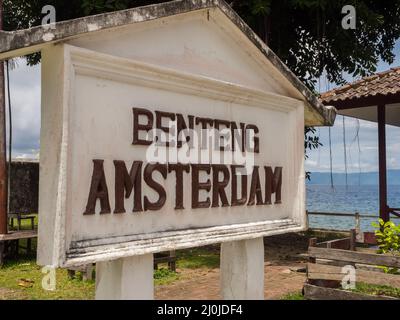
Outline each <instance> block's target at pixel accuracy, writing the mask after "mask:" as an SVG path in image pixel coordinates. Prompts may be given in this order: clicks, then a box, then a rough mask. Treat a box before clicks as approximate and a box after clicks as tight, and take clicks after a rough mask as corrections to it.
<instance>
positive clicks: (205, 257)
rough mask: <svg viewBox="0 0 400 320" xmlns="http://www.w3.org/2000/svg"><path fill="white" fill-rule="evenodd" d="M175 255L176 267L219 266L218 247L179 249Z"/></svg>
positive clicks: (210, 267) (212, 267)
mask: <svg viewBox="0 0 400 320" xmlns="http://www.w3.org/2000/svg"><path fill="white" fill-rule="evenodd" d="M176 256H177V258H178V260H177V267H178V268H182V269H184V268H186V269H199V268H209V269H215V268H218V267H219V248H218V247H216V246H208V247H201V248H193V249H186V250H179V251H177V252H176Z"/></svg>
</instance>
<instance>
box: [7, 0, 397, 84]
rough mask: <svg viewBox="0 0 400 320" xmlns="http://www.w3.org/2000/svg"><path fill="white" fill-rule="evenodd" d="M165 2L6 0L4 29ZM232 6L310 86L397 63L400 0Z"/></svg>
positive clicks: (293, 0) (279, 0) (263, 1)
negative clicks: (350, 18) (52, 13)
mask: <svg viewBox="0 0 400 320" xmlns="http://www.w3.org/2000/svg"><path fill="white" fill-rule="evenodd" d="M161 2H166V1H160V0H70V1H64V0H4V9H5V10H4V11H5V17H4V20H5V21H4V22H5V26H4V27H5V29H6V30H16V29H21V28H28V27H31V26H35V25H39V24H40V23H41V20H42V13H41V10H42V7H43V6H44V5H47V4H50V5H53V6H54V7H55V8H56V11H57V21H62V20H67V19H72V18H77V17H82V16H85V15H91V14H97V13H102V12H108V11H114V10H120V9H126V8H131V7H136V6H142V5H148V4H153V3H161ZM230 5H231V6H232V7H233V9H235V10H236V11H237V12H238V13H239V15H240V16H241V17H242V18H243V19H244V20H245V21H246V22H247V23H248V24H249V25H250V27H252V29H253V30H255V31H256V33H257V34H258V35H259V36H260V37H261V38H262V39H264V40H265V42H266V43H267V44H268V46H269V47H270V48H271V49H272V50H273V51H274V52H275V53H276V54H277V55H278V56H279V57H280V58H281V60H282V61H284V62H285V63H286V64H287V65H288V66H289V68H290V69H291V70H292V71H293V72H294V73H295V74H296V75H297V76H298V77H299V78H300V79H301V80H302V81H303V82H304V83H306V84H307V85H308V87H309V88H310V89H311V90H314V88H315V84H316V81H317V79H318V78H319V77H321V76H322V75H323V74H326V77H327V79H328V80H329V81H330V82H331V83H335V84H342V83H344V82H345V80H344V79H343V73H349V74H351V75H353V76H359V75H361V76H365V75H368V74H371V73H373V72H375V71H376V66H377V63H378V61H379V60H383V61H384V62H387V63H392V62H393V60H394V55H393V52H392V51H393V48H394V44H395V41H396V40H397V39H398V38H399V37H400V18H399V17H400V0H380V1H376V0H335V1H332V0H248V1H242V0H233V1H231V2H230ZM345 5H353V6H354V7H355V9H356V12H357V25H356V26H357V27H356V29H355V30H352V29H349V30H344V29H343V28H342V25H341V21H342V19H343V17H344V15H343V14H342V13H341V11H342V8H343V6H345ZM30 62H31V63H35V62H37V61H35V60H33V61H30Z"/></svg>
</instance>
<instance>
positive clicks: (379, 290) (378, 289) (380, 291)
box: [351, 283, 400, 298]
mask: <svg viewBox="0 0 400 320" xmlns="http://www.w3.org/2000/svg"><path fill="white" fill-rule="evenodd" d="M351 291H353V292H357V293H364V294H371V295H375V296H389V297H395V298H400V289H399V288H393V287H389V286H380V285H373V284H368V283H357V285H356V288H355V289H353V290H351Z"/></svg>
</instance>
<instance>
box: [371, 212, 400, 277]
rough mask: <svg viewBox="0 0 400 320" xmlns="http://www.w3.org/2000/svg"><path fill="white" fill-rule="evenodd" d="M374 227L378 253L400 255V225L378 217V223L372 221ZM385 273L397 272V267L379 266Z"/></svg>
mask: <svg viewBox="0 0 400 320" xmlns="http://www.w3.org/2000/svg"><path fill="white" fill-rule="evenodd" d="M372 226H373V227H374V228H376V230H375V236H376V241H377V242H378V245H379V250H378V253H381V254H391V255H394V256H398V255H400V225H397V226H396V224H395V223H393V222H392V221H387V222H385V221H383V220H382V219H379V221H378V223H372ZM381 268H382V269H383V270H384V271H385V272H386V273H398V268H387V267H381Z"/></svg>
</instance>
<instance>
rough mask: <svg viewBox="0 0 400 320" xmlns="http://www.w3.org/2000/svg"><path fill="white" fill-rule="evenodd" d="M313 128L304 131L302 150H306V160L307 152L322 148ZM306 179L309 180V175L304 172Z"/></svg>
mask: <svg viewBox="0 0 400 320" xmlns="http://www.w3.org/2000/svg"><path fill="white" fill-rule="evenodd" d="M315 132H316V130H315V128H313V127H306V128H305V131H304V149H305V150H306V154H305V157H306V159H307V158H308V155H307V150H313V149H317V148H319V147H320V146H322V143H321V142H320V141H319V137H318V136H316V135H315ZM306 179H307V180H311V173H310V172H306Z"/></svg>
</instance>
